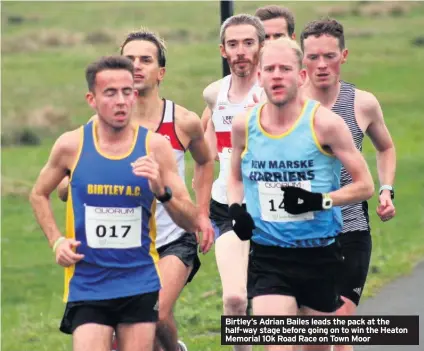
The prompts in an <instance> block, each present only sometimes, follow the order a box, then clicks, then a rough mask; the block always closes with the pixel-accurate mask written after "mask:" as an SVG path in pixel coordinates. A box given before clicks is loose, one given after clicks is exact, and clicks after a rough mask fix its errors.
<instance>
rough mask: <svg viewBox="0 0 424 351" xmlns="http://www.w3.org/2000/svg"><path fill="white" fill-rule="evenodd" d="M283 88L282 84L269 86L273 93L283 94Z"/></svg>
mask: <svg viewBox="0 0 424 351" xmlns="http://www.w3.org/2000/svg"><path fill="white" fill-rule="evenodd" d="M284 88H285V87H284V85H282V84H274V85H272V86H271V90H272V91H273V92H274V93H282V92H284Z"/></svg>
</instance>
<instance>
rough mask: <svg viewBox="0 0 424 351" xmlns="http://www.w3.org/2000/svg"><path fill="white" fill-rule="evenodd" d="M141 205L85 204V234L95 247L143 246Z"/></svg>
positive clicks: (88, 241)
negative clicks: (106, 205)
mask: <svg viewBox="0 0 424 351" xmlns="http://www.w3.org/2000/svg"><path fill="white" fill-rule="evenodd" d="M141 225H142V211H141V207H135V208H124V207H96V206H87V205H85V235H86V238H87V245H88V246H89V247H91V248H93V249H130V248H135V247H141V230H142V229H141V228H142V227H141Z"/></svg>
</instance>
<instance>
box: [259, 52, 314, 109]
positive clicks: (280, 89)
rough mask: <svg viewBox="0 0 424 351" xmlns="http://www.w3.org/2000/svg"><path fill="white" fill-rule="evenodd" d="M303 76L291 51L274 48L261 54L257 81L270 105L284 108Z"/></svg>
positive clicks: (292, 96)
mask: <svg viewBox="0 0 424 351" xmlns="http://www.w3.org/2000/svg"><path fill="white" fill-rule="evenodd" d="M305 76H306V72H305V71H304V70H301V69H300V67H299V62H298V59H297V57H296V54H295V52H294V50H293V49H291V48H286V47H278V46H277V47H276V46H274V47H269V48H267V49H266V50H265V51H264V52H263V54H262V61H261V64H260V70H259V80H260V84H261V86H262V87H263V88H264V90H265V93H266V95H267V97H268V101H270V102H271V103H272V104H274V105H276V106H284V105H285V104H286V103H287V102H290V101H292V100H293V99H294V98H295V97H296V95H297V92H298V88H299V86H300V85H301V84H303V82H304V79H305Z"/></svg>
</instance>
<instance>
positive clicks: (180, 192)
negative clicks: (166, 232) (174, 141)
mask: <svg viewBox="0 0 424 351" xmlns="http://www.w3.org/2000/svg"><path fill="white" fill-rule="evenodd" d="M151 153H153V154H154V158H155V160H156V162H157V163H158V164H159V172H160V176H161V180H162V183H163V184H164V185H165V186H168V187H170V188H171V191H172V199H171V200H170V201H168V202H165V203H164V206H165V209H166V211H167V212H168V213H169V215H170V216H171V218H172V220H173V221H174V222H175V223H176V224H177V225H178V226H180V227H181V228H184V229H185V230H186V231H188V232H195V231H196V230H197V218H198V212H199V211H198V209H197V207H196V206H195V205H194V204H193V202H192V201H191V198H190V194H189V192H188V190H187V188H186V186H185V183H184V180H183V179H181V177H180V175H179V174H178V168H177V161H176V159H175V156H174V151H173V150H172V148H171V144H170V143H169V141H168V140H166V139H165V137H163V136H162V135H159V134H157V133H150V137H149V154H151Z"/></svg>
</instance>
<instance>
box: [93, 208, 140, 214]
mask: <svg viewBox="0 0 424 351" xmlns="http://www.w3.org/2000/svg"><path fill="white" fill-rule="evenodd" d="M94 212H96V213H99V214H121V215H124V214H128V215H133V214H134V209H133V208H119V207H96V208H95V209H94Z"/></svg>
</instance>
